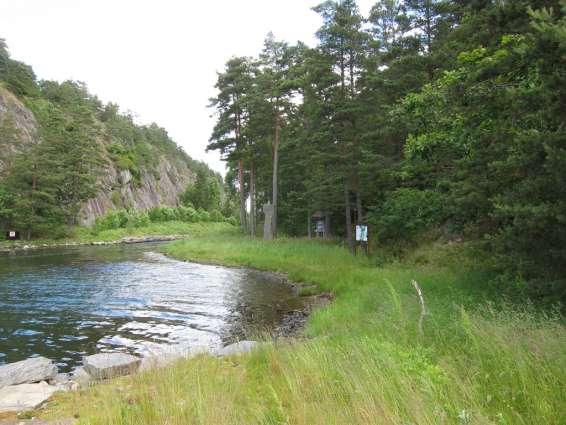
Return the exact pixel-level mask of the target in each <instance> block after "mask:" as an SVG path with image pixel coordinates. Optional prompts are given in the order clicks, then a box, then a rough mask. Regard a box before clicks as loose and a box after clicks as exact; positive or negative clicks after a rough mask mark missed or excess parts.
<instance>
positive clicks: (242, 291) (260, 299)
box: [0, 244, 304, 371]
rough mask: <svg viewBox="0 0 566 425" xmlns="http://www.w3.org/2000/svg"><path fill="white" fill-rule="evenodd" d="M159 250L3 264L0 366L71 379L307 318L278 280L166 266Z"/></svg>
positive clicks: (116, 248) (24, 258)
mask: <svg viewBox="0 0 566 425" xmlns="http://www.w3.org/2000/svg"><path fill="white" fill-rule="evenodd" d="M163 246H164V245H163V244H138V245H111V246H100V247H90V246H88V247H86V246H85V247H73V248H64V249H59V248H53V249H45V250H34V251H26V252H18V253H11V254H0V364H3V363H11V362H15V361H18V360H23V359H26V358H29V357H33V356H38V355H42V356H46V357H48V358H51V359H53V360H54V361H55V362H56V363H57V365H58V366H59V369H60V370H61V371H69V370H71V369H72V368H73V367H76V366H78V365H80V364H81V359H82V357H83V356H84V355H87V354H94V353H98V352H130V353H133V354H137V355H142V356H143V355H144V353H145V352H147V350H148V348H151V347H154V346H155V345H156V344H182V345H184V346H202V345H207V346H210V347H211V348H218V347H220V346H222V345H224V344H225V343H228V342H232V341H235V340H238V339H244V338H251V337H254V336H256V335H258V334H262V333H272V332H273V331H274V330H276V328H277V326H278V325H279V324H280V323H281V321H282V320H283V317H284V316H285V315H286V314H288V313H289V312H292V311H296V310H301V309H303V308H304V305H303V300H302V299H301V298H300V297H298V296H297V295H296V294H295V292H294V291H293V289H292V288H291V287H290V286H288V285H286V284H284V283H283V282H282V280H281V279H280V278H278V277H277V276H274V275H271V274H269V273H263V272H259V271H254V270H247V269H237V268H226V267H219V266H212V265H202V264H195V263H190V262H182V261H177V260H173V259H170V258H168V257H166V256H165V255H164V254H163V253H162V250H163Z"/></svg>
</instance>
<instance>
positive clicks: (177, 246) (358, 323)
mask: <svg viewBox="0 0 566 425" xmlns="http://www.w3.org/2000/svg"><path fill="white" fill-rule="evenodd" d="M166 249H167V252H168V254H169V255H171V256H173V257H176V258H179V259H183V260H194V261H203V262H214V263H220V264H226V265H238V266H247V267H254V268H259V269H265V270H272V271H276V272H281V273H285V274H287V275H288V277H289V279H290V280H292V281H296V282H308V283H312V284H315V285H316V286H317V290H318V291H323V292H329V293H331V294H332V295H333V301H332V303H331V304H330V305H328V306H326V307H323V308H321V309H318V310H317V311H316V312H315V313H313V314H312V316H311V318H310V320H309V322H308V325H307V327H306V329H304V331H303V334H302V335H301V336H300V337H298V338H294V339H289V338H284V339H281V340H278V341H271V340H270V341H269V343H268V344H266V345H265V346H263V347H262V348H261V349H258V350H257V351H255V352H253V353H251V354H248V355H243V356H238V357H231V358H222V359H218V358H213V357H211V356H208V355H201V356H199V357H197V358H194V359H190V360H182V361H179V362H177V363H176V364H175V365H173V366H171V367H168V368H166V369H159V370H154V371H149V372H145V373H141V374H138V375H135V376H132V377H128V378H122V379H119V380H116V381H112V382H110V383H106V384H101V385H98V386H95V387H93V388H91V389H88V390H83V391H80V392H77V393H69V394H64V395H61V396H59V397H57V398H56V400H55V401H54V402H52V403H50V405H49V408H48V410H47V411H46V412H44V413H43V414H42V415H43V416H46V417H75V418H78V420H79V422H78V423H79V424H84V425H86V424H92V425H95V424H101V425H102V424H104V425H114V424H115V425H118V424H120V425H121V424H124V425H125V424H128V425H130V424H131V425H134V424H135V425H142V424H143V425H145V424H147V425H156V424H171V425H173V424H174V425H188V424H210V425H222V424H304V425H313V424H320V425H323V424H324V425H327V424H345V425H346V424H399V425H409V424H431V425H432V424H434V425H438V424H513V425H515V424H556V425H561V424H564V423H566V355H565V353H566V328H565V327H564V322H563V318H562V316H561V314H560V312H559V310H558V308H556V309H553V308H549V307H545V308H544V309H543V308H540V307H538V306H537V305H536V304H533V303H530V302H528V301H527V300H523V299H522V300H517V299H514V298H512V297H504V296H501V295H495V294H496V293H501V291H495V290H494V286H495V285H501V284H502V283H501V281H500V280H497V279H495V274H493V273H492V272H491V271H490V269H489V267H487V265H486V264H487V262H486V261H480V260H478V258H481V257H478V256H477V255H476V253H475V252H474V251H473V250H472V248H471V247H469V246H467V245H465V244H448V245H447V244H444V245H441V244H429V245H427V246H426V247H423V248H419V249H416V250H415V251H413V252H411V253H410V254H408V255H407V256H406V257H405V258H404V259H403V260H402V261H389V262H386V263H384V264H380V263H381V262H377V261H376V257H375V256H374V257H371V258H370V259H366V258H363V257H352V256H350V255H349V254H348V253H347V252H346V250H344V249H343V248H341V247H339V246H337V245H336V244H334V243H330V242H321V241H309V240H305V239H291V238H281V239H278V240H276V241H273V242H263V241H260V240H252V239H250V238H249V237H247V236H244V235H242V234H240V233H239V232H238V231H236V230H235V229H234V228H232V227H231V226H229V225H219V226H216V227H215V228H214V229H213V230H212V231H205V230H202V229H201V231H195V232H192V233H191V232H190V236H189V237H188V238H187V239H185V240H182V241H177V242H174V243H171V244H169V245H168V246H167V248H166ZM472 258H474V259H473V260H472ZM413 279H414V280H416V281H417V282H418V283H419V285H420V287H421V288H422V292H423V295H424V300H425V304H426V312H427V314H426V316H425V318H424V322H423V328H422V332H420V331H419V318H420V316H421V304H420V302H419V298H418V296H417V293H416V291H415V289H414V288H413V287H412V285H411V281H412V280H413ZM305 295H306V294H305Z"/></svg>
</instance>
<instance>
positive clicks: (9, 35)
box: [0, 0, 375, 174]
mask: <svg viewBox="0 0 566 425" xmlns="http://www.w3.org/2000/svg"><path fill="white" fill-rule="evenodd" d="M321 2H322V0H321V1H317V0H315V1H308V0H279V1H277V0H240V1H237V0H232V1H230V0H224V1H223V0H205V1H198V2H197V1H189V0H159V1H158V0H0V38H4V39H6V42H7V44H8V47H9V49H10V52H11V55H12V57H13V58H14V59H18V60H21V61H23V62H25V63H27V64H29V65H31V66H32V67H33V68H34V70H35V72H36V74H37V76H38V78H40V79H50V80H58V81H63V80H67V79H74V80H79V81H83V82H85V83H86V84H87V85H88V87H89V90H90V92H91V93H93V94H96V95H97V96H98V97H99V98H100V99H102V100H103V101H104V102H109V101H112V102H115V103H117V104H119V105H120V108H121V110H122V111H127V110H130V111H133V112H134V113H135V115H136V116H137V117H138V121H139V122H141V123H144V124H149V123H151V122H156V123H157V124H158V125H160V126H162V127H164V128H166V129H167V131H168V132H169V134H170V136H171V137H172V138H173V139H174V140H175V141H176V142H177V143H178V144H180V145H181V146H182V147H183V148H184V149H185V150H186V151H187V152H188V153H189V155H191V156H192V157H193V158H195V159H199V160H203V161H205V162H206V163H208V164H209V165H210V166H211V167H212V168H213V169H215V170H217V171H220V172H221V173H222V174H224V165H223V163H222V162H221V161H220V158H219V155H218V154H217V153H215V152H210V153H205V148H206V145H207V143H208V138H209V136H210V133H211V130H212V127H213V125H214V120H213V119H212V118H210V115H211V113H212V110H211V109H209V108H207V105H208V99H209V98H210V97H211V96H214V95H215V90H214V84H215V82H216V72H217V71H221V70H222V69H223V66H224V63H225V62H226V60H227V59H228V58H229V57H230V56H232V55H237V56H242V55H246V56H255V55H257V54H258V53H259V52H260V50H261V48H262V44H263V39H264V38H265V36H266V34H267V33H268V32H269V31H273V33H274V34H275V37H276V38H278V39H284V40H286V41H288V42H290V43H294V42H296V41H297V40H301V41H304V42H306V43H307V44H309V45H311V46H312V45H314V33H315V31H316V30H317V29H318V27H319V26H320V23H321V21H320V18H319V17H318V16H317V15H316V14H315V13H314V12H312V11H311V10H310V9H311V7H313V6H315V5H317V4H319V3H321ZM374 2H375V1H374V0H358V4H359V6H360V9H361V11H362V13H363V14H364V15H366V14H367V11H368V10H369V9H370V7H371V5H372V4H373V3H374Z"/></svg>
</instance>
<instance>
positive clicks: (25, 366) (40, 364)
mask: <svg viewBox="0 0 566 425" xmlns="http://www.w3.org/2000/svg"><path fill="white" fill-rule="evenodd" d="M55 376H57V366H55V365H54V364H53V362H52V361H51V360H49V359H46V358H45V357H35V358H33V359H27V360H23V361H21V362H16V363H10V364H7V365H4V366H0V388H3V387H7V386H10V385H18V384H31V383H34V382H40V381H49V380H51V379H53V378H55Z"/></svg>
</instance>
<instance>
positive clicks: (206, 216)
mask: <svg viewBox="0 0 566 425" xmlns="http://www.w3.org/2000/svg"><path fill="white" fill-rule="evenodd" d="M197 213H198V221H202V222H207V221H210V213H209V212H208V211H205V210H203V209H199V210H198V211H197Z"/></svg>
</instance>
